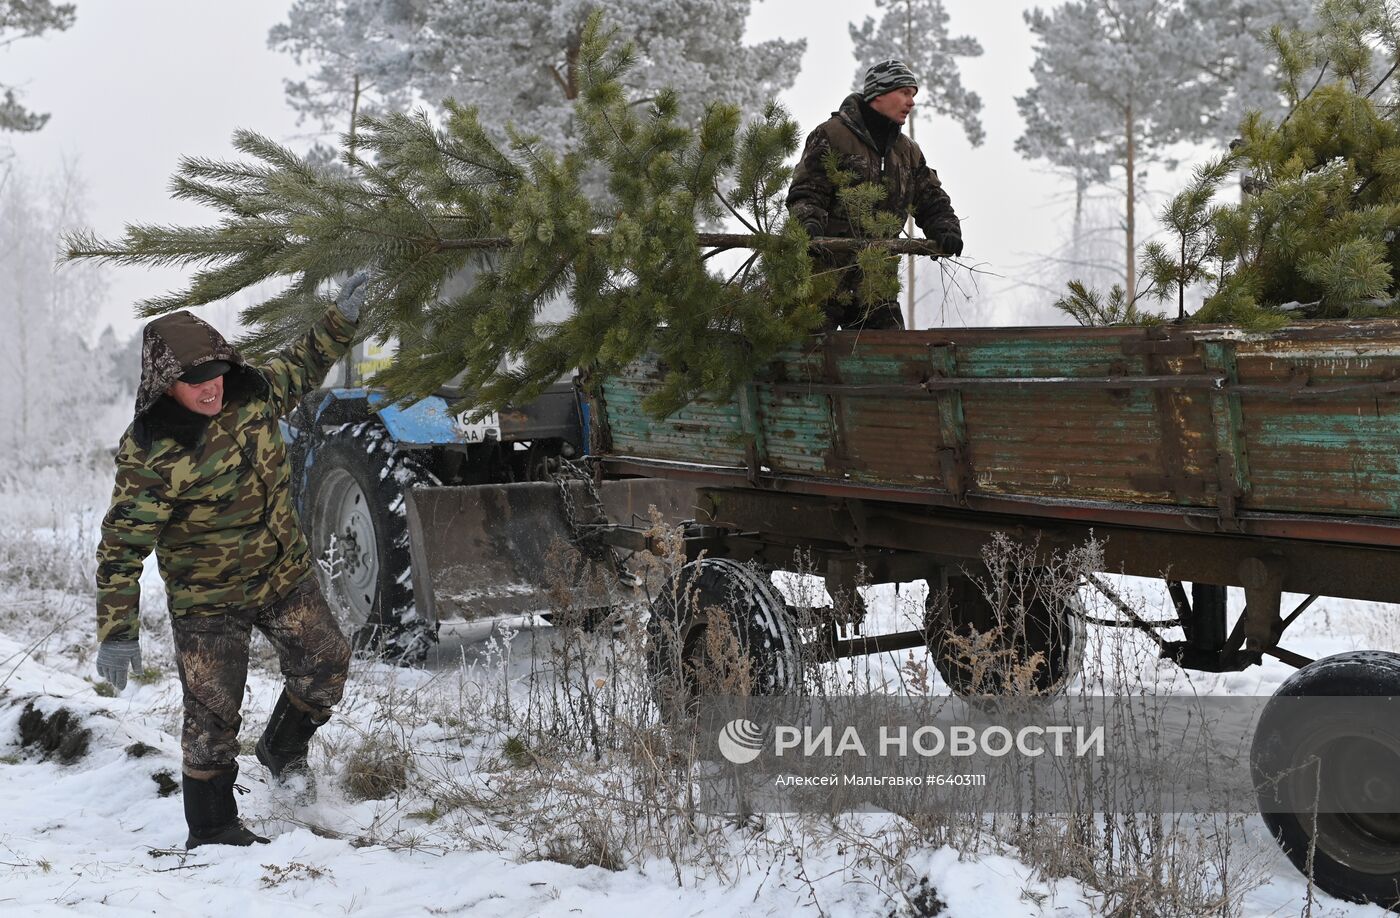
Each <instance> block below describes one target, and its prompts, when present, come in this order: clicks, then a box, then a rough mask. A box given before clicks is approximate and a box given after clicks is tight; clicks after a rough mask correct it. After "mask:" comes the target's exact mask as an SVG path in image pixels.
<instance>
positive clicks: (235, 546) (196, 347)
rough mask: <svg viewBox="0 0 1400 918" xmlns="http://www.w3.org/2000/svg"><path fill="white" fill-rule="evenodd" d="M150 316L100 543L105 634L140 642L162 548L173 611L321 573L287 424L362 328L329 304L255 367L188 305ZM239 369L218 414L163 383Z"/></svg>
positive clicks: (274, 593)
mask: <svg viewBox="0 0 1400 918" xmlns="http://www.w3.org/2000/svg"><path fill="white" fill-rule="evenodd" d="M159 324H160V326H161V327H160V328H159V329H155V328H153V327H152V326H155V325H157V323H154V322H153V323H151V324H150V325H147V327H146V332H145V337H144V339H143V341H142V351H141V385H140V388H139V389H138V390H137V393H136V416H135V419H134V420H133V422H132V424H131V426H130V427H128V428H127V430H126V433H125V434H123V435H122V439H121V444H120V446H118V448H117V457H116V464H117V470H116V486H115V488H114V489H113V492H112V505H111V508H110V509H108V511H107V515H106V517H104V518H103V520H102V538H101V542H100V543H99V545H98V548H97V638H98V640H99V641H101V640H106V639H108V638H124V639H134V638H135V637H136V636H137V632H138V630H139V627H140V614H139V611H140V609H139V604H140V597H141V588H140V583H139V581H140V578H141V567H142V563H143V562H144V561H145V558H146V556H147V555H149V554H150V553H151V550H152V549H154V550H155V553H156V561H157V563H158V564H159V567H160V573H161V577H162V578H163V579H164V580H165V589H166V596H167V598H168V600H169V605H170V611H171V613H172V614H174V615H176V616H180V615H189V614H199V615H212V614H216V613H218V612H221V611H224V610H226V609H229V608H234V607H239V606H247V605H263V604H265V603H268V602H271V601H273V600H275V599H279V598H281V597H283V596H285V595H287V594H288V593H289V592H290V591H291V590H292V588H293V587H295V586H297V585H298V584H299V583H301V581H303V580H304V579H305V578H306V577H307V576H308V575H309V574H310V571H311V568H310V561H309V558H308V555H309V550H308V548H307V544H306V538H305V536H303V535H302V532H301V528H300V526H299V524H298V520H297V515H296V511H295V509H294V508H293V506H292V495H291V487H290V481H291V468H290V465H289V464H288V461H287V451H286V447H285V445H284V444H283V442H282V433H281V430H280V428H279V425H278V420H279V419H280V418H281V417H282V416H283V415H285V414H286V413H287V412H288V411H290V410H291V409H292V407H293V406H294V405H295V404H296V401H297V400H298V399H299V398H300V397H301V396H302V395H303V394H304V393H305V392H307V391H308V390H310V389H311V388H312V387H314V386H316V385H317V384H319V383H320V381H321V380H322V379H323V378H324V377H325V375H326V373H327V372H328V371H329V370H330V368H331V365H332V364H333V363H335V361H336V360H337V359H338V358H339V357H340V356H341V355H342V354H344V353H345V351H346V350H347V349H348V348H349V345H350V341H351V338H352V337H353V335H354V331H355V326H354V325H353V324H352V323H351V322H350V320H348V319H346V318H345V316H343V315H342V314H341V313H340V311H339V310H338V309H335V308H332V309H330V310H329V311H328V312H327V313H326V315H325V317H324V318H322V319H321V320H320V321H319V322H318V323H317V324H316V325H315V326H314V327H313V328H312V329H311V330H310V331H309V332H308V333H307V334H306V336H305V337H304V338H303V339H302V340H301V341H300V342H298V343H297V344H295V345H293V346H291V347H290V348H288V349H287V350H285V351H283V352H282V353H281V354H278V355H277V356H276V357H274V358H273V359H272V360H270V361H269V362H268V363H267V364H266V365H265V366H260V367H254V366H251V365H249V364H248V363H246V362H245V361H244V360H243V358H242V357H241V356H240V355H239V354H238V352H237V351H235V350H234V349H233V348H232V347H231V346H230V345H229V344H228V342H227V341H225V340H224V338H223V337H222V336H221V335H220V334H219V333H218V332H217V331H215V330H214V329H213V328H211V327H210V326H208V325H206V324H205V323H204V322H202V321H200V320H199V319H197V318H195V317H194V316H192V315H190V314H189V313H187V312H180V313H174V314H173V315H171V316H169V317H166V319H164V320H162V321H161V322H160V323H159ZM209 360H224V361H227V362H229V363H230V364H232V365H233V367H232V369H230V370H229V372H228V373H227V374H226V375H225V377H224V406H223V410H222V411H220V412H219V414H217V415H215V416H214V417H212V418H203V417H199V416H197V415H195V414H194V413H193V412H188V411H185V410H184V409H181V408H179V406H178V405H176V404H175V403H174V402H173V400H172V399H170V398H169V397H167V396H165V392H166V390H167V389H168V388H169V387H170V384H171V383H173V382H174V381H175V380H176V379H178V378H179V376H180V375H181V374H182V373H183V372H185V371H186V370H188V369H189V368H190V367H192V366H195V365H198V364H201V363H204V362H206V361H209Z"/></svg>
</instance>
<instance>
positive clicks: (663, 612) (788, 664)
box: [647, 558, 802, 722]
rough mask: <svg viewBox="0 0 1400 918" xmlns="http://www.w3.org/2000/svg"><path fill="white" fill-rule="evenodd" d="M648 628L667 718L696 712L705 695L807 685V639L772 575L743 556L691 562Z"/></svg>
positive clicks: (656, 605) (661, 599)
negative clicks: (804, 663)
mask: <svg viewBox="0 0 1400 918" xmlns="http://www.w3.org/2000/svg"><path fill="white" fill-rule="evenodd" d="M715 626H717V627H719V628H720V629H722V630H721V631H719V632H718V633H716V632H715V631H714V630H713V628H714V627H715ZM647 633H648V637H649V651H648V659H647V662H648V668H649V670H650V675H651V679H652V687H653V690H654V692H655V698H656V701H657V706H658V707H659V708H660V710H661V714H662V717H663V719H664V720H666V721H667V722H675V721H677V720H679V719H681V718H683V717H685V716H687V715H688V714H689V713H691V712H692V711H693V710H694V702H695V700H696V699H697V698H698V697H699V696H700V695H704V694H723V695H770V696H771V695H790V694H797V693H798V692H800V691H801V686H802V653H801V639H800V637H799V635H798V630H797V626H796V625H795V624H794V622H793V620H792V617H791V615H790V613H789V611H788V607H787V605H786V603H784V601H783V597H782V596H781V595H780V594H779V593H778V591H777V589H775V588H774V586H773V584H772V582H771V581H770V580H769V579H768V577H766V576H765V575H764V574H763V573H762V572H760V571H758V570H755V569H754V568H751V567H747V566H745V565H743V564H740V563H738V562H737V561H731V560H729V559H727V558H702V559H700V560H699V561H692V562H691V563H689V564H687V565H685V567H683V568H682V569H681V570H680V572H679V575H678V576H677V578H676V579H675V580H674V581H671V582H668V583H667V584H666V586H665V587H664V589H663V590H662V592H661V594H660V595H659V596H658V597H657V598H656V599H655V600H654V601H653V602H652V605H651V615H650V617H649V618H648V620H647Z"/></svg>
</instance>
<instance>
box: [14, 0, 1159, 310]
mask: <svg viewBox="0 0 1400 918" xmlns="http://www.w3.org/2000/svg"><path fill="white" fill-rule="evenodd" d="M77 4H78V18H77V24H76V25H75V26H74V27H73V28H72V29H70V30H69V31H67V32H62V33H57V34H54V35H50V36H47V37H45V38H43V39H39V40H33V39H31V40H27V41H23V42H18V43H16V44H14V45H11V46H10V47H9V48H8V49H5V50H3V51H0V81H3V82H6V83H11V84H19V85H20V86H21V87H22V89H23V91H24V101H25V102H26V104H28V105H29V106H30V107H31V108H34V109H37V110H40V111H48V112H51V113H52V115H53V117H52V120H51V121H50V122H49V124H48V126H47V127H45V128H44V130H43V131H41V132H39V133H38V134H35V135H28V136H14V135H8V136H6V137H5V138H4V140H3V142H5V143H9V144H10V145H12V146H13V148H14V150H15V151H16V152H17V154H18V158H19V161H20V162H21V163H23V164H24V166H25V167H26V168H27V169H31V170H36V169H42V168H44V167H46V166H48V165H50V164H53V163H55V162H57V161H59V160H60V159H63V158H65V157H66V158H68V159H71V160H75V161H76V162H77V164H78V166H79V170H80V171H81V173H82V174H83V175H84V177H85V178H86V180H87V183H88V192H89V215H90V218H91V222H92V226H93V228H94V229H95V230H96V231H97V232H99V233H101V234H104V235H115V234H118V233H120V232H121V230H122V227H123V225H124V224H125V223H127V222H128V221H133V222H135V221H140V222H154V223H194V224H197V223H203V222H207V221H208V219H209V217H210V216H211V214H210V213H209V212H207V211H204V210H202V209H201V208H198V207H196V206H194V205H191V204H185V203H181V202H176V201H172V200H170V199H169V197H168V195H167V193H166V184H167V181H168V179H169V177H170V175H171V174H172V173H173V172H174V170H175V167H176V163H177V160H178V158H179V157H180V156H181V155H186V154H201V155H208V156H221V155H229V154H230V153H231V148H230V145H229V138H230V136H231V135H232V133H233V131H234V129H235V128H238V127H247V128H251V129H254V130H257V131H259V132H261V133H263V134H266V135H268V136H271V137H273V138H275V139H278V140H281V141H284V142H287V143H290V144H292V145H293V146H297V145H299V144H302V143H304V142H305V138H306V137H307V136H308V135H307V133H306V132H307V130H308V128H303V127H298V126H297V124H296V120H295V117H294V116H293V114H292V113H291V111H290V110H289V109H288V108H287V106H286V104H285V103H284V100H283V93H282V81H283V79H284V78H287V77H291V76H296V75H297V74H298V70H297V68H296V67H295V65H294V64H293V62H292V60H291V58H290V57H288V56H286V55H283V54H278V53H274V52H272V51H270V50H268V48H267V32H268V29H269V28H270V27H271V26H272V25H274V24H275V23H277V22H279V21H280V20H281V19H282V18H283V17H284V15H285V12H286V9H287V7H288V5H289V3H288V0H240V2H237V3H230V2H227V0H120V2H118V0H77ZM948 8H949V11H950V13H951V16H952V26H953V28H954V29H955V30H956V31H957V32H958V33H959V34H963V33H970V34H973V35H975V36H976V37H977V38H978V39H979V40H980V41H981V43H982V45H983V47H984V48H985V50H986V53H985V54H984V55H983V57H981V58H978V59H973V60H967V61H965V63H964V64H963V81H964V84H965V85H967V86H968V87H969V88H971V89H973V90H975V91H977V92H978V93H980V94H981V96H982V98H983V102H984V111H983V122H984V124H985V126H986V131H987V138H986V142H985V143H984V144H983V145H982V146H981V147H979V148H976V149H973V148H972V147H970V146H969V145H968V143H967V141H966V139H965V138H964V136H963V134H962V131H961V129H960V128H958V127H957V126H956V125H954V124H952V123H951V122H949V121H948V120H947V119H943V118H934V119H932V120H930V118H929V117H928V116H927V115H925V116H924V117H921V118H920V119H919V121H918V129H917V139H918V141H919V143H920V145H921V146H922V147H923V149H924V151H925V153H926V155H927V157H928V160H929V162H930V164H931V165H933V166H934V167H935V168H936V169H937V170H938V172H939V175H940V176H941V178H942V179H943V182H944V186H945V188H946V189H947V190H948V191H949V193H950V194H951V196H952V198H953V202H954V205H955V207H956V208H957V210H958V213H959V214H960V216H961V217H962V220H963V232H964V237H965V239H966V244H967V248H966V253H965V258H964V260H965V261H967V262H969V263H976V264H978V265H979V266H980V269H981V270H982V271H985V272H990V273H989V274H981V275H979V277H978V280H977V281H976V286H977V288H978V289H979V290H980V295H979V297H978V300H977V302H976V303H974V304H968V303H965V302H960V301H959V298H958V297H957V296H951V297H948V298H947V299H946V300H945V301H944V303H943V304H942V305H941V308H940V303H939V301H940V300H943V297H942V296H941V294H940V295H939V296H935V297H934V298H933V299H932V300H926V301H925V304H926V306H927V308H926V309H924V310H923V314H924V315H925V316H929V319H927V320H925V321H922V322H921V323H920V324H927V323H928V321H932V322H933V323H935V324H947V325H965V324H988V323H994V324H1004V323H1008V322H1015V321H1032V320H1036V319H1039V320H1040V321H1045V320H1054V316H1055V314H1054V313H1053V311H1050V310H1048V309H1047V308H1045V304H1047V303H1048V302H1049V301H1050V300H1051V299H1053V296H1051V295H1050V294H1048V293H1047V292H1044V291H1040V290H1036V289H1035V288H1033V287H1028V286H1024V285H1017V284H1014V283H1012V279H1029V278H1030V277H1031V276H1032V274H1033V273H1034V272H1033V271H1032V266H1033V265H1034V264H1035V263H1036V262H1037V261H1038V260H1040V259H1041V258H1043V257H1044V256H1045V255H1046V254H1048V253H1050V252H1052V251H1054V249H1055V248H1056V246H1057V245H1058V244H1059V240H1060V239H1062V238H1063V236H1064V235H1065V234H1066V233H1067V232H1068V227H1069V224H1068V217H1067V210H1068V203H1067V200H1066V192H1067V191H1068V188H1067V186H1066V183H1064V182H1063V181H1060V180H1058V179H1056V178H1054V177H1053V176H1051V175H1049V174H1048V173H1047V172H1045V170H1044V168H1043V167H1041V166H1036V165H1034V164H1031V163H1028V162H1026V161H1025V160H1022V159H1021V158H1020V157H1019V156H1017V155H1016V153H1015V152H1014V150H1013V148H1012V144H1013V143H1014V142H1015V139H1016V137H1017V136H1018V135H1019V133H1020V131H1021V121H1020V118H1019V116H1018V115H1017V114H1016V107H1015V102H1014V99H1015V96H1017V95H1018V94H1020V93H1022V92H1024V91H1025V89H1026V87H1027V85H1028V84H1029V67H1030V63H1031V60H1032V52H1031V41H1030V35H1029V33H1028V31H1027V29H1026V27H1025V24H1024V23H1023V21H1022V19H1021V10H1022V9H1023V8H1024V4H1021V3H1017V2H988V0H949V3H948ZM874 12H875V8H874V2H873V0H847V2H837V0H766V2H759V3H755V4H754V12H753V15H752V16H751V18H750V35H751V39H752V40H761V39H765V38H770V37H778V36H781V37H787V38H792V37H805V38H806V39H807V53H806V55H805V56H804V58H803V59H802V60H801V61H794V62H793V67H794V68H800V69H799V75H798V77H797V80H796V83H795V85H794V87H793V88H792V90H791V91H789V93H787V95H786V96H785V98H784V101H785V102H786V104H787V105H788V107H789V108H790V109H791V111H792V112H793V114H794V115H795V116H796V118H797V119H798V121H799V122H800V124H801V125H802V127H803V130H804V132H805V131H806V130H809V129H810V128H811V127H813V126H815V125H816V124H818V123H819V122H820V121H822V120H823V119H825V118H826V117H827V115H828V113H829V112H830V111H831V110H832V109H833V108H834V107H835V106H836V105H837V103H839V101H840V100H841V99H842V98H843V97H844V96H845V94H846V93H847V92H849V90H850V88H851V81H852V78H853V74H854V70H855V62H854V59H853V57H852V55H851V41H850V37H849V35H848V34H847V23H848V22H850V21H852V20H856V21H859V20H860V19H863V18H864V17H865V16H866V15H869V14H872V13H874ZM1149 209H1150V208H1144V216H1145V215H1146V213H1145V212H1146V211H1147V210H1149ZM109 276H110V279H111V285H110V294H111V295H110V301H109V303H108V304H107V306H106V307H105V308H104V310H103V314H102V315H103V319H104V320H105V321H108V322H112V323H113V324H115V325H117V327H118V328H119V329H120V330H121V331H122V332H123V333H126V332H129V331H131V330H133V329H135V328H136V327H137V324H138V320H137V319H135V318H134V316H133V314H132V303H133V302H135V301H136V300H137V299H140V298H141V297H144V296H149V295H152V294H156V293H160V292H164V291H165V290H168V289H170V288H171V287H174V286H178V285H180V283H181V282H182V279H183V275H182V274H181V273H179V272H172V271H162V272H156V271H149V272H148V271H146V270H143V269H134V268H113V269H112V270H111V271H110V272H109ZM998 276H1000V277H1002V278H1006V280H999V279H998ZM929 277H930V280H931V278H932V275H929ZM961 283H963V284H964V285H965V286H966V285H969V276H968V275H967V274H966V272H963V274H962V275H961ZM925 286H926V287H933V286H934V285H933V284H932V283H929V282H925ZM930 310H932V312H933V315H932V316H930V313H929V311H930ZM230 315H231V311H230V310H229V309H223V310H220V309H218V308H217V307H215V308H213V309H211V310H209V311H208V312H207V313H206V316H207V317H208V318H210V319H211V320H213V321H215V322H216V324H217V323H219V322H227V321H228V319H229V316H230Z"/></svg>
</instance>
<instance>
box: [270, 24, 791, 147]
mask: <svg viewBox="0 0 1400 918" xmlns="http://www.w3.org/2000/svg"><path fill="white" fill-rule="evenodd" d="M751 6H752V3H751V0H707V2H703V3H698V2H694V0H606V2H598V0H296V2H295V3H293V4H292V8H291V10H290V12H289V13H288V17H287V20H286V22H284V23H281V24H279V25H277V26H275V27H274V28H273V29H272V31H271V33H270V34H269V44H270V45H271V46H272V47H273V48H276V49H280V50H283V51H286V52H288V53H291V54H292V55H294V56H295V57H296V59H297V61H298V62H299V63H303V64H305V65H308V66H310V67H312V68H313V70H312V73H311V75H310V77H309V78H308V79H306V80H304V81H299V82H292V83H289V84H288V85H287V98H288V101H289V102H290V103H291V104H292V106H293V107H294V108H295V109H296V110H297V111H298V112H299V113H300V114H301V115H303V116H304V117H307V118H311V119H314V120H316V121H318V122H320V123H321V124H322V125H324V126H326V127H334V128H343V127H344V126H345V125H346V124H347V122H348V119H349V117H350V113H351V110H352V109H353V108H355V107H356V106H357V105H359V106H364V105H366V104H368V107H369V108H370V109H371V110H374V111H381V112H382V111H402V110H405V109H407V108H408V106H409V103H410V102H414V101H416V102H419V103H422V104H426V105H428V106H432V107H437V106H439V105H440V103H442V101H443V100H446V99H452V100H454V101H455V102H457V103H458V104H459V105H462V106H474V107H476V109H477V111H478V114H479V117H480V119H481V122H482V124H484V125H485V126H486V127H487V128H488V129H490V130H492V131H493V132H495V133H496V135H497V136H498V137H499V136H501V131H502V130H503V129H504V126H505V125H506V124H507V123H508V122H510V123H514V125H515V126H516V127H518V128H520V129H522V130H525V131H528V132H530V133H531V134H534V135H537V136H538V137H539V138H540V139H541V141H542V142H543V143H544V144H545V145H546V146H547V147H549V148H550V149H554V150H562V149H564V147H565V146H566V144H567V141H568V140H569V139H570V138H571V137H572V136H573V132H574V130H575V129H576V125H575V123H574V122H573V121H572V113H573V104H574V102H575V101H576V100H577V99H578V98H579V96H580V94H581V92H582V88H583V86H582V82H581V79H580V76H581V70H580V62H581V57H580V55H581V53H582V48H583V35H584V30H585V27H586V25H587V23H588V19H589V17H590V15H592V13H594V12H595V11H601V12H602V13H603V14H604V15H605V16H606V17H607V20H608V23H609V25H610V26H611V27H614V28H616V29H617V30H618V34H619V35H620V36H622V38H623V39H625V40H628V41H631V42H632V43H633V46H634V47H635V49H636V52H635V53H636V65H635V67H633V68H632V70H631V71H629V73H628V74H627V75H626V77H625V84H624V89H625V90H627V91H629V92H632V93H633V94H634V95H635V94H637V93H639V92H640V91H642V90H645V89H646V88H647V87H655V86H673V87H675V92H676V101H677V104H678V105H679V112H680V115H681V117H682V118H684V119H687V120H691V119H694V118H697V117H699V115H700V114H701V113H702V112H703V111H704V109H705V107H706V106H707V105H709V104H711V103H714V102H724V103H727V104H731V105H736V106H738V107H739V109H740V110H741V111H744V112H746V113H749V114H753V113H756V112H758V111H759V110H760V109H761V108H762V106H763V103H764V102H765V101H766V100H768V99H770V98H773V97H774V96H776V95H777V94H778V92H780V91H781V90H783V89H786V88H787V87H789V86H791V85H792V82H793V80H794V78H795V77H796V76H797V72H798V70H799V68H800V65H801V58H802V53H803V51H804V50H805V49H806V42H805V41H804V40H797V41H781V40H773V41H766V42H761V43H758V44H753V45H749V44H745V42H744V26H745V24H746V23H747V21H748V18H749V10H750V7H751ZM357 88H358V91H357Z"/></svg>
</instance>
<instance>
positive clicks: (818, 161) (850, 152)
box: [787, 93, 962, 239]
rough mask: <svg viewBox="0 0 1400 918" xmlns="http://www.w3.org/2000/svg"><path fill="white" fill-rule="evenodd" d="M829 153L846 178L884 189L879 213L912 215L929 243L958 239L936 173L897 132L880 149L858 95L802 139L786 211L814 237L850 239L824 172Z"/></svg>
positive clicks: (848, 225)
mask: <svg viewBox="0 0 1400 918" xmlns="http://www.w3.org/2000/svg"><path fill="white" fill-rule="evenodd" d="M829 151H835V153H836V155H837V157H838V159H839V165H840V168H841V169H842V171H845V172H849V173H852V174H853V175H854V176H855V181H856V183H862V182H874V183H877V184H880V185H883V186H884V187H885V198H884V200H883V202H882V203H881V204H880V209H881V210H883V211H884V212H886V213H892V214H897V215H899V216H900V217H904V216H907V215H910V214H912V215H913V217H914V222H915V223H917V224H918V225H919V228H920V229H921V230H923V231H924V235H925V236H927V237H929V238H931V239H937V238H938V237H939V236H941V235H943V234H945V233H957V234H958V235H962V225H961V223H960V222H959V221H958V215H957V214H956V213H955V212H954V211H953V203H952V201H951V200H949V198H948V194H947V193H946V192H945V191H944V190H943V184H942V183H941V182H940V181H939V180H938V173H937V172H935V171H933V170H932V169H930V168H929V166H928V163H927V162H925V160H924V154H923V151H921V150H920V149H919V145H918V144H916V143H915V142H914V141H912V140H910V139H909V138H908V137H906V136H904V134H903V133H895V134H894V135H893V142H891V143H889V144H888V146H887V148H885V149H882V148H881V147H880V145H879V144H877V143H876V141H875V138H874V137H873V136H871V132H870V130H869V128H868V127H867V126H866V122H865V116H864V114H863V113H862V110H861V97H860V94H859V93H852V94H851V95H850V96H848V97H847V98H846V100H845V101H844V102H842V103H841V108H840V109H839V110H837V111H835V112H833V113H832V115H831V117H830V118H829V119H827V120H826V121H824V122H822V123H821V124H820V125H818V126H817V128H816V129H815V130H813V131H812V133H811V134H809V135H808V136H807V145H806V146H805V147H804V148H803V150H802V158H801V159H800V160H799V161H798V163H797V168H796V170H795V171H794V172H793V176H792V184H791V185H790V186H789V188H788V197H787V208H788V212H789V213H790V214H791V215H792V216H793V218H794V219H797V220H800V221H801V222H802V223H803V224H806V225H808V226H813V227H816V228H817V229H818V234H819V235H823V236H847V237H849V236H853V235H855V232H854V230H853V228H852V226H851V221H850V217H849V216H848V214H847V213H846V209H845V207H844V206H843V205H842V203H841V201H840V200H839V199H838V198H837V195H836V186H835V185H834V184H833V182H832V180H831V176H830V175H829V174H828V172H827V167H826V162H825V159H826V155H827V153H828V152H829Z"/></svg>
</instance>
